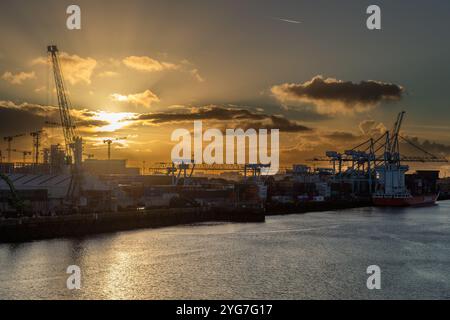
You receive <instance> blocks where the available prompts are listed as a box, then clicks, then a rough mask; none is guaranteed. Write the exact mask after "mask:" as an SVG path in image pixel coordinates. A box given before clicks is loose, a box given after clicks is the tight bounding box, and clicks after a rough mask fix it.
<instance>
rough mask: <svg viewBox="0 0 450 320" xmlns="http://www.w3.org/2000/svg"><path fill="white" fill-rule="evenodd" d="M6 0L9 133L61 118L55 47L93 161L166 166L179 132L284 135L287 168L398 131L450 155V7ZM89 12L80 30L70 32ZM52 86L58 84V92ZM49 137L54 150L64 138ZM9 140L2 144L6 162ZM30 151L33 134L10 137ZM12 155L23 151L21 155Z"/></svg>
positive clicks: (2, 81) (3, 55)
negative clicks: (372, 18) (52, 63)
mask: <svg viewBox="0 0 450 320" xmlns="http://www.w3.org/2000/svg"><path fill="white" fill-rule="evenodd" d="M372 2H373V1H362V0H352V1H350V0H344V1H330V0H329V1H324V0H319V1H301V0H295V1H256V0H240V1H234V0H223V1H219V0H209V1H171V0H161V1H152V0H146V1H135V0H129V1H114V0H113V1H111V0H108V1H99V0H95V1H92V0H89V1H60V0H53V1H44V0H40V1H31V0H28V1H26V0H14V1H13V0H2V1H1V2H0V38H1V43H2V45H1V47H0V136H1V137H3V136H7V135H15V134H20V133H24V132H30V131H32V130H35V129H40V128H42V127H43V126H44V124H45V121H57V120H58V110H57V108H56V107H55V106H56V104H57V101H56V95H55V92H54V85H53V78H52V74H51V70H50V69H49V66H48V64H47V58H46V49H47V45H49V44H56V45H57V46H58V47H59V49H60V51H61V60H62V67H63V71H64V76H65V79H66V84H67V89H68V91H69V93H70V99H71V102H72V106H73V109H74V111H73V115H74V118H75V119H76V122H77V126H78V130H79V131H80V133H81V134H82V135H83V137H84V140H85V141H86V145H85V149H86V153H93V154H94V155H95V157H96V158H99V159H102V158H105V157H106V154H107V152H106V150H107V149H106V145H104V144H103V142H102V141H103V139H105V138H114V137H127V139H126V140H120V141H118V142H117V143H115V144H114V149H113V157H114V158H127V159H129V160H130V164H134V165H137V164H140V163H141V161H142V160H146V161H147V162H157V161H168V160H169V159H170V150H171V146H172V145H173V143H172V142H170V134H171V132H172V131H173V130H174V129H176V128H187V129H190V130H191V129H192V127H193V120H204V122H205V123H206V124H207V126H209V127H217V128H220V129H224V128H235V127H241V128H249V127H251V128H255V129H257V128H269V129H270V128H279V129H280V132H281V156H280V161H281V163H283V164H291V163H297V162H302V161H304V160H305V159H307V158H308V157H311V156H316V155H322V154H323V152H324V151H325V150H330V149H331V150H333V149H337V150H343V149H345V148H348V147H350V146H352V145H357V144H359V142H362V141H363V140H364V139H367V138H368V137H370V136H371V135H373V136H376V135H377V134H379V133H380V132H383V130H385V129H386V128H391V126H392V125H393V122H394V121H395V117H396V115H397V113H398V112H399V111H401V110H405V111H406V112H407V117H406V120H405V124H404V127H403V135H404V136H408V137H410V138H411V139H418V140H416V141H417V142H418V143H421V144H423V145H424V146H426V147H427V148H428V149H429V150H430V151H431V152H434V153H437V154H440V155H446V156H448V155H450V113H449V112H448V110H449V109H450V99H449V97H448V92H449V85H450V43H449V41H448V30H450V2H448V1H441V0H439V1H438V0H436V1H411V0H410V1H406V0H401V1H377V4H378V5H379V6H380V7H381V10H382V30H381V31H369V30H368V29H367V28H366V19H367V14H366V13H365V12H366V8H367V7H368V6H369V5H371V4H374V3H372ZM70 4H77V5H79V6H80V7H81V18H82V29H81V30H74V31H70V30H68V29H67V28H66V19H67V14H66V12H65V11H66V8H67V7H68V6H69V5H70ZM49 84H50V86H49ZM61 139H62V134H61V130H60V129H58V128H46V136H45V139H44V142H43V143H44V147H45V146H46V145H48V144H50V143H56V142H61V141H62V140H61ZM6 148H7V147H6V143H4V142H3V139H2V141H1V144H0V149H1V150H2V152H3V155H6ZM14 148H17V149H22V150H31V138H30V137H24V138H20V139H17V140H16V141H14ZM14 157H15V158H16V160H20V159H21V158H22V155H21V154H18V153H17V154H14Z"/></svg>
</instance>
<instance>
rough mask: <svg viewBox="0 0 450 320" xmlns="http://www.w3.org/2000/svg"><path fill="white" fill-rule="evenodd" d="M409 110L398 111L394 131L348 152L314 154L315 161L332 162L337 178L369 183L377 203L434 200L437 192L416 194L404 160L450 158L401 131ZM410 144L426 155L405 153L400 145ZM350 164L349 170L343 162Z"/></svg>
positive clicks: (412, 202) (424, 160) (400, 204)
mask: <svg viewBox="0 0 450 320" xmlns="http://www.w3.org/2000/svg"><path fill="white" fill-rule="evenodd" d="M405 114H406V113H405V112H404V111H402V112H400V113H399V114H398V116H397V120H396V122H395V124H394V127H393V129H392V130H391V131H386V132H385V133H384V134H382V135H381V136H380V137H378V138H370V139H368V140H366V141H364V142H363V143H361V144H360V145H358V146H356V147H354V148H353V149H351V150H346V151H345V152H344V153H339V152H337V151H328V152H326V157H325V158H314V159H311V161H314V162H315V161H327V162H331V163H332V166H333V172H334V175H335V180H337V181H344V180H345V181H350V182H351V183H353V184H355V183H363V184H365V185H367V186H368V189H369V193H370V195H371V197H372V200H373V202H374V204H375V205H380V206H407V205H420V204H427V203H434V202H435V200H436V198H437V194H429V195H421V196H413V195H412V194H411V193H410V191H409V190H408V189H407V187H406V184H405V173H406V172H407V171H408V170H409V166H407V165H404V164H403V163H404V162H420V163H428V162H431V163H445V162H448V160H447V159H446V158H444V157H440V156H436V155H434V154H432V153H430V152H428V151H426V150H424V149H423V148H422V147H420V146H418V145H417V144H415V143H413V142H412V141H410V140H408V139H407V138H405V137H402V136H401V135H400V130H401V127H402V124H403V120H404V117H405ZM400 142H402V143H403V144H407V145H409V146H410V147H412V148H413V149H414V150H416V151H418V152H419V153H421V154H422V156H405V155H402V153H401V151H400V145H401V143H400ZM344 163H345V164H346V166H347V168H346V170H344V169H343V164H344Z"/></svg>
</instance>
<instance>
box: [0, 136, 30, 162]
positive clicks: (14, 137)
mask: <svg viewBox="0 0 450 320" xmlns="http://www.w3.org/2000/svg"><path fill="white" fill-rule="evenodd" d="M24 135H25V134H23V133H21V134H16V135H14V136H8V137H3V140H4V141H6V142H7V143H8V149H7V150H6V151H7V152H8V162H9V163H10V162H11V161H12V159H11V152H12V146H11V145H12V142H13V140H14V139H16V138H19V137H23V136H24Z"/></svg>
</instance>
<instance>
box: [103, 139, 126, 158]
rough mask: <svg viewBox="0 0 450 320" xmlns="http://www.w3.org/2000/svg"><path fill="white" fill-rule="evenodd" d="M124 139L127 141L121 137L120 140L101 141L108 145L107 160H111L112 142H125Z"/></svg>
mask: <svg viewBox="0 0 450 320" xmlns="http://www.w3.org/2000/svg"><path fill="white" fill-rule="evenodd" d="M125 139H127V137H121V138H115V139H105V140H103V143H107V144H108V160H111V144H112V143H113V142H114V141H119V140H125Z"/></svg>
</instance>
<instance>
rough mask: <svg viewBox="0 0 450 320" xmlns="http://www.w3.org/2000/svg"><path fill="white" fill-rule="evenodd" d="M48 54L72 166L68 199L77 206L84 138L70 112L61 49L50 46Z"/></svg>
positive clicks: (68, 157)
mask: <svg viewBox="0 0 450 320" xmlns="http://www.w3.org/2000/svg"><path fill="white" fill-rule="evenodd" d="M47 55H48V58H49V60H50V61H51V66H52V69H53V77H54V80H55V87H56V95H57V98H58V108H59V116H60V121H61V127H62V129H63V135H64V142H65V153H66V162H67V164H68V165H70V166H71V179H70V184H69V188H68V191H67V200H68V202H69V204H70V205H71V206H75V205H76V201H77V200H78V199H79V197H80V195H81V182H82V181H81V180H82V171H81V165H82V156H83V140H82V137H81V136H79V135H78V133H77V131H76V127H75V125H74V121H73V118H72V116H71V114H70V112H71V109H72V105H71V102H70V99H69V95H68V93H67V91H66V85H65V81H64V76H63V71H62V69H61V63H60V58H59V50H58V48H57V46H56V45H50V46H48V47H47Z"/></svg>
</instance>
